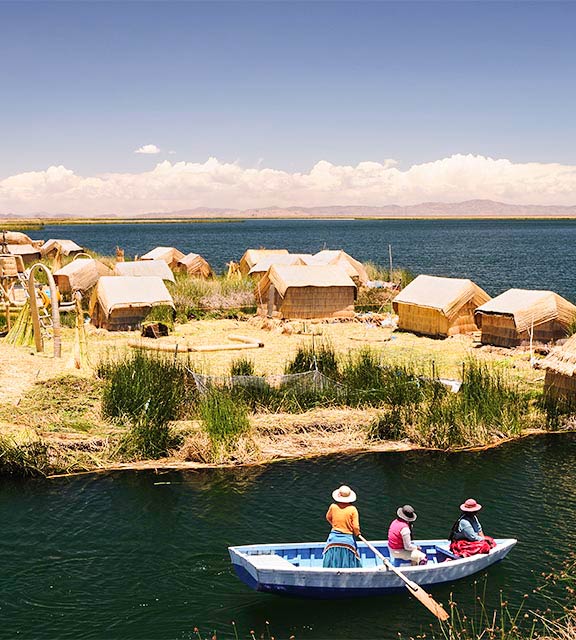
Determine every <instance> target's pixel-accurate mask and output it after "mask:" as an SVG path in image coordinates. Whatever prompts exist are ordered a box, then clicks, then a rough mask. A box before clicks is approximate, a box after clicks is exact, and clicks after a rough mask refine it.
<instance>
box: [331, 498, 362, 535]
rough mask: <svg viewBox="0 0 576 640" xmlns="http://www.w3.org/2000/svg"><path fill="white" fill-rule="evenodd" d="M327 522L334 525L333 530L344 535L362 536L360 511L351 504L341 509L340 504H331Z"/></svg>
mask: <svg viewBox="0 0 576 640" xmlns="http://www.w3.org/2000/svg"><path fill="white" fill-rule="evenodd" d="M326 520H328V522H329V523H330V524H331V525H332V529H336V531H340V532H342V533H353V534H354V535H355V536H357V535H359V534H360V520H359V519H358V509H356V507H353V506H352V505H351V504H347V505H346V506H343V507H341V506H340V505H339V504H331V505H330V508H329V509H328V513H327V514H326Z"/></svg>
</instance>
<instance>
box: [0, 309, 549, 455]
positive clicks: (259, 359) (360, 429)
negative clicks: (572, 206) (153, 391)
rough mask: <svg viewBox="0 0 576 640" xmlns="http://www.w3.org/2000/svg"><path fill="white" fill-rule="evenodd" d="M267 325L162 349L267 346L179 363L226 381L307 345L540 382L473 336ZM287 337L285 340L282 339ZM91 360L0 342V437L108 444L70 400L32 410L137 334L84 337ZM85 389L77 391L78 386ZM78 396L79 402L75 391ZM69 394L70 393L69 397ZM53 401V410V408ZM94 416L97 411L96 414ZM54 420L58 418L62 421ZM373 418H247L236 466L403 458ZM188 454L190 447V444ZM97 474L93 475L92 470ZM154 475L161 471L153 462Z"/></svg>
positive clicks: (183, 332) (98, 424) (455, 372)
mask: <svg viewBox="0 0 576 640" xmlns="http://www.w3.org/2000/svg"><path fill="white" fill-rule="evenodd" d="M264 324H265V322H263V321H262V320H261V319H258V318H253V319H250V320H248V321H236V320H200V321H195V322H190V323H188V324H186V325H178V326H177V327H176V331H175V333H174V334H173V336H171V337H170V338H166V339H165V340H166V341H167V342H174V341H175V340H176V341H179V342H181V343H182V344H189V345H207V344H227V343H229V344H232V342H230V341H229V340H228V336H229V335H231V334H237V335H238V334H239V335H243V336H247V337H250V338H253V339H254V340H255V341H261V342H263V343H264V345H265V346H264V347H263V348H260V349H249V350H240V351H219V352H207V353H206V352H205V353H190V354H188V355H183V354H182V355H179V356H178V357H179V358H187V357H189V358H190V361H191V366H192V367H193V368H194V369H197V370H200V371H202V372H203V373H209V374H214V375H218V374H227V373H228V371H229V367H230V364H231V363H232V362H233V361H234V360H236V359H237V358H239V357H247V358H249V359H250V360H252V361H253V363H254V368H255V372H256V373H257V374H278V373H283V370H284V366H285V364H286V362H287V361H289V360H290V359H291V358H293V356H294V355H295V354H296V352H297V350H298V348H299V347H300V346H302V345H309V346H310V345H311V344H312V342H313V341H315V342H317V341H320V340H327V341H329V342H330V344H332V346H333V347H334V349H335V350H336V352H337V353H339V354H340V355H341V356H342V357H343V358H344V357H345V356H346V354H347V353H348V352H349V351H351V350H358V349H361V348H363V347H366V346H370V348H371V349H373V350H374V351H376V352H378V353H380V354H381V357H382V361H383V362H389V363H402V364H413V365H414V366H415V367H416V368H417V369H418V370H420V371H421V372H422V373H424V374H426V375H430V373H431V371H432V365H431V362H432V361H434V363H435V370H436V374H437V375H439V376H443V377H448V378H456V379H458V378H460V376H461V367H462V363H463V362H464V361H465V360H466V359H467V358H468V357H470V356H476V357H478V358H480V359H482V360H486V361H488V362H490V363H492V364H494V365H495V366H498V367H499V368H501V369H502V370H504V371H506V372H507V373H508V374H509V375H510V376H511V377H512V378H514V379H517V380H519V381H520V382H521V383H522V385H523V386H525V387H526V388H532V389H534V388H538V387H539V385H541V384H542V382H541V380H542V372H540V371H537V370H534V369H531V368H530V364H529V355H528V353H526V352H525V351H520V350H493V349H490V350H488V349H484V348H480V349H478V348H475V346H474V343H473V340H472V338H471V337H470V336H455V337H453V338H448V339H446V340H433V339H430V338H426V337H418V336H415V335H413V334H409V333H401V332H394V333H393V332H392V330H391V329H389V328H383V327H380V326H373V325H371V324H369V323H363V322H335V323H311V322H295V323H291V324H290V325H289V327H288V329H286V328H284V329H283V328H282V327H277V326H275V327H273V328H272V329H271V330H270V329H266V328H264ZM286 330H288V331H289V333H286V332H285V331H286ZM87 333H88V336H87V337H88V356H89V359H90V365H91V366H87V367H85V368H83V369H82V370H78V369H76V368H75V367H74V360H73V348H74V335H75V334H74V330H72V329H67V328H64V329H63V334H62V347H63V348H62V353H63V357H62V358H61V359H54V358H52V344H51V343H50V342H48V343H47V345H46V351H45V352H44V353H42V354H36V353H35V350H34V348H26V347H12V346H9V345H6V344H4V343H3V342H0V430H2V432H4V433H7V432H10V433H12V434H14V435H16V436H17V437H18V438H22V439H26V438H28V437H30V435H31V434H34V433H36V434H39V435H41V436H42V437H47V438H49V439H50V440H52V441H55V442H56V443H58V442H62V444H63V445H65V446H69V444H70V442H71V441H72V442H73V443H81V442H87V441H95V440H97V441H103V440H104V441H105V440H106V439H107V438H108V437H109V436H113V435H114V433H116V432H117V431H118V429H117V428H114V427H112V426H111V425H106V424H105V423H103V422H102V421H101V420H99V417H98V416H97V415H92V414H94V413H95V412H96V413H97V411H96V410H92V409H91V410H90V411H89V413H90V414H91V419H93V427H92V428H90V429H86V430H83V429H82V430H81V429H78V430H77V431H75V430H74V421H73V420H72V421H70V420H68V421H64V422H65V424H63V425H62V424H60V425H59V426H58V425H56V426H55V424H54V422H55V420H56V421H57V420H60V421H61V416H62V410H63V408H62V406H56V404H59V405H61V404H62V402H63V403H64V404H65V403H66V398H64V399H55V403H56V404H55V405H54V413H55V414H58V415H57V416H56V418H55V419H52V418H51V417H47V415H46V414H47V413H50V412H51V408H50V405H49V404H48V405H47V404H46V402H45V401H43V403H42V402H36V401H35V395H34V385H35V383H36V382H46V381H50V380H52V379H57V378H61V377H62V376H78V377H81V378H82V377H84V378H86V377H87V378H90V377H92V376H93V369H92V367H94V366H95V365H96V364H97V362H98V361H99V359H100V358H101V357H102V356H103V355H104V354H106V353H108V352H110V350H112V351H116V352H117V353H119V354H122V353H123V351H124V350H125V349H127V348H128V346H127V344H128V341H129V340H131V339H132V340H133V339H134V338H135V337H137V335H138V334H136V333H135V332H107V331H105V330H101V329H94V328H92V327H89V328H88V331H87ZM80 387H81V385H80ZM80 387H79V389H78V393H79V394H81V393H82V391H81V389H80ZM74 393H75V392H74V391H72V392H71V395H73V394H74ZM56 401H57V402H56ZM96 409H97V407H96ZM58 412H60V413H58ZM374 415H375V410H357V409H329V410H328V409H317V410H312V411H309V412H307V413H305V414H299V415H293V414H275V415H270V414H260V415H256V416H252V423H253V425H254V428H255V429H254V438H255V441H256V444H257V453H255V452H254V450H251V451H250V452H248V451H247V452H246V456H245V459H244V460H238V462H258V461H264V460H271V459H278V458H286V457H294V456H308V455H319V454H323V453H332V452H342V451H355V450H366V449H382V447H384V448H387V449H398V448H409V444H408V443H397V442H390V443H386V444H384V445H375V444H371V443H368V442H367V441H366V429H365V426H366V425H367V424H369V422H370V421H371V419H372V418H373V417H374ZM177 427H178V428H179V429H181V430H184V431H187V432H188V433H191V434H192V435H191V436H190V437H192V438H193V437H194V433H196V434H198V427H197V425H194V424H193V423H180V424H178V425H177ZM188 444H190V443H188ZM193 449H194V447H192V450H191V449H190V447H189V446H185V447H184V448H183V449H182V451H180V452H175V455H174V457H173V458H171V459H170V460H166V461H164V464H165V465H166V466H171V465H172V464H174V465H178V466H182V465H183V466H194V465H196V464H197V462H192V461H191V462H186V459H188V460H194V459H195V460H201V456H199V455H193ZM95 466H98V465H95ZM152 466H154V467H159V466H162V462H160V461H156V462H154V463H152Z"/></svg>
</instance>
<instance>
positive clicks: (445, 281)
mask: <svg viewBox="0 0 576 640" xmlns="http://www.w3.org/2000/svg"><path fill="white" fill-rule="evenodd" d="M488 300H490V296H489V295H488V294H487V293H486V292H485V291H484V290H483V289H481V288H480V287H479V286H478V285H477V284H475V283H474V282H472V281H471V280H468V279H464V278H441V277H439V276H427V275H420V276H418V277H417V278H415V279H414V280H413V281H412V282H411V283H410V284H409V285H408V286H407V287H406V288H405V289H404V290H403V291H401V292H400V293H399V294H398V295H397V296H396V298H394V300H393V301H392V306H393V307H394V312H395V313H397V314H398V328H399V329H402V330H403V331H411V332H412V333H417V334H422V335H427V336H433V337H439V338H446V337H448V336H453V335H457V334H460V333H472V332H474V331H477V329H478V327H477V326H476V323H475V322H474V311H475V310H476V308H477V307H479V306H480V305H481V304H483V303H485V302H486V301H488Z"/></svg>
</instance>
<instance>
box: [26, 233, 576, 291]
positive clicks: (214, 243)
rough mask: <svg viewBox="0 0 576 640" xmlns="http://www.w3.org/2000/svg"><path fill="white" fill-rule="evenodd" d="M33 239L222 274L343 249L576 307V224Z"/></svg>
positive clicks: (84, 235)
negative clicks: (173, 257) (546, 293)
mask: <svg viewBox="0 0 576 640" xmlns="http://www.w3.org/2000/svg"><path fill="white" fill-rule="evenodd" d="M30 235H31V236H32V237H34V238H38V239H40V238H43V239H48V238H71V239H72V240H75V241H76V242H78V244H80V245H82V246H85V247H86V248H89V249H93V250H94V251H98V252H99V253H102V254H105V255H113V254H114V252H115V249H116V246H117V245H118V246H120V247H122V248H123V249H124V250H125V253H126V257H127V258H128V257H130V256H134V255H135V254H138V255H142V254H143V253H145V252H146V251H149V250H150V249H152V248H154V247H155V246H158V245H160V246H176V247H177V248H179V249H180V250H181V251H183V252H184V253H188V252H194V253H199V254H201V255H203V256H204V257H205V258H206V259H207V260H208V262H210V263H211V264H212V265H213V266H214V267H215V268H216V269H217V270H219V271H220V270H222V269H224V268H225V265H226V262H228V261H229V260H236V261H237V260H239V259H240V257H241V256H242V254H243V253H244V251H245V250H246V249H247V248H258V247H267V248H286V249H288V250H290V251H291V252H299V253H315V252H317V251H319V250H320V249H324V248H329V249H335V248H342V249H344V250H345V251H347V252H348V253H350V254H351V255H353V256H354V257H356V258H357V259H358V260H361V261H363V262H364V261H372V262H376V263H378V264H383V265H388V245H389V244H390V245H392V252H393V260H394V264H395V265H396V266H400V267H405V268H408V269H411V270H412V271H413V272H415V273H428V274H431V275H442V276H451V277H461V278H471V279H472V280H474V281H475V282H476V283H477V284H478V285H480V286H481V287H483V288H484V289H486V291H487V292H488V293H489V294H491V295H497V294H499V293H502V291H504V290H506V289H509V288H511V287H517V288H526V289H552V290H553V291H556V292H557V293H559V294H561V295H563V296H565V297H567V298H568V299H569V300H571V301H573V302H576V277H574V269H575V266H576V220H500V221H498V220H246V221H243V222H242V221H239V222H221V223H201V224H166V223H164V224H123V225H98V224H95V225H68V226H50V225H47V226H46V227H45V228H44V229H42V230H41V231H36V232H30Z"/></svg>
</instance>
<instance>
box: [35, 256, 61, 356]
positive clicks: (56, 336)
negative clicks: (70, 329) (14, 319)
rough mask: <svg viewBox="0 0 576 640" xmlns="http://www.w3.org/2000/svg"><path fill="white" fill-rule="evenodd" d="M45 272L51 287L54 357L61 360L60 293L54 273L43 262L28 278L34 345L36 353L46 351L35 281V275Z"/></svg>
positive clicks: (37, 265)
mask: <svg viewBox="0 0 576 640" xmlns="http://www.w3.org/2000/svg"><path fill="white" fill-rule="evenodd" d="M38 271H43V272H44V273H45V274H46V278H47V279H48V286H49V287H50V301H51V304H50V310H51V316H52V337H53V340H54V357H55V358H60V357H61V356H62V338H61V333H62V332H61V329H60V308H59V306H58V291H57V289H56V282H55V281H54V278H53V277H52V272H51V271H50V269H48V267H46V266H45V265H43V264H42V263H41V262H37V263H36V264H35V265H32V267H31V268H30V275H29V277H28V296H29V299H30V315H31V316H32V325H33V327H34V343H35V345H36V351H38V352H41V351H44V340H43V338H42V327H41V325H40V313H39V311H38V301H37V300H36V286H35V285H36V282H35V279H34V275H35V273H37V272H38Z"/></svg>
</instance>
